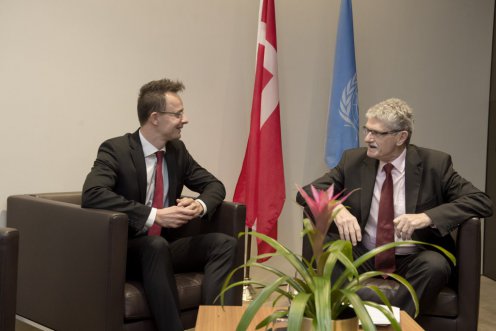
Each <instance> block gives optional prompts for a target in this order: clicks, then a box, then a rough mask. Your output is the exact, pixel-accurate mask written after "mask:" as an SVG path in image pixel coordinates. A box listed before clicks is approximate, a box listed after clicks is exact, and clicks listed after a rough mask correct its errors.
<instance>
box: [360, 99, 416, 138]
mask: <svg viewBox="0 0 496 331" xmlns="http://www.w3.org/2000/svg"><path fill="white" fill-rule="evenodd" d="M365 116H366V117H367V118H376V119H378V120H380V121H382V122H384V123H385V124H386V125H387V126H388V127H389V130H405V131H408V140H407V143H408V142H409V141H410V137H411V136H412V133H413V110H412V108H410V106H409V105H408V104H407V103H406V102H405V101H403V100H401V99H398V98H391V99H387V100H384V101H382V102H379V103H378V104H376V105H375V106H372V107H371V108H369V110H367V113H366V114H365Z"/></svg>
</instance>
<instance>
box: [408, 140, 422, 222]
mask: <svg viewBox="0 0 496 331" xmlns="http://www.w3.org/2000/svg"><path fill="white" fill-rule="evenodd" d="M423 169H424V168H423V165H422V160H421V159H420V156H419V155H418V153H417V150H416V148H415V147H414V146H408V148H407V150H406V160H405V209H406V210H405V211H406V213H407V214H413V213H415V210H416V206H417V201H418V195H419V192H420V182H421V179H422V172H423Z"/></svg>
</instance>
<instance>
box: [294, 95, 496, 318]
mask: <svg viewBox="0 0 496 331" xmlns="http://www.w3.org/2000/svg"><path fill="white" fill-rule="evenodd" d="M366 117H367V123H366V124H365V126H364V134H365V140H364V141H365V144H366V147H363V148H356V149H351V150H347V151H345V152H344V153H343V155H342V158H341V161H340V162H339V164H338V165H337V166H336V167H335V168H333V169H331V170H330V171H329V172H328V173H326V174H324V175H323V176H322V177H320V178H318V179H316V180H315V181H314V182H313V183H312V185H313V186H315V187H316V188H319V189H327V188H328V187H329V186H330V185H331V184H334V187H335V192H340V191H342V190H346V191H350V190H353V189H357V188H358V189H359V190H357V191H356V192H354V193H353V194H351V196H350V197H349V198H348V199H347V200H346V202H345V203H344V204H345V205H346V206H347V207H349V209H346V208H341V211H340V212H339V213H338V214H337V216H336V218H335V220H334V225H335V226H333V227H334V230H336V227H337V232H338V233H339V237H340V238H341V239H345V240H349V241H351V242H352V244H353V246H354V247H353V253H354V255H355V256H360V255H363V254H364V253H365V252H367V251H369V250H371V249H373V248H374V247H376V243H378V241H379V240H378V238H380V237H381V236H383V233H382V232H381V231H383V230H382V229H383V228H380V230H378V228H379V223H380V222H381V220H380V218H383V217H382V216H379V215H381V211H380V209H381V207H380V205H381V203H380V202H381V190H382V187H383V184H384V182H385V181H386V176H387V172H385V170H384V168H389V167H390V168H391V169H392V170H391V171H390V174H391V175H390V176H391V178H392V186H391V187H392V188H393V194H392V196H393V200H394V202H393V205H394V215H392V217H391V222H392V224H391V227H392V226H394V228H393V229H392V231H391V237H390V238H391V239H392V240H390V241H393V240H394V241H401V240H408V239H414V240H420V241H424V242H428V243H433V244H438V245H441V246H442V247H444V248H446V249H448V250H449V251H452V252H453V251H454V242H453V239H452V238H451V236H450V235H449V233H450V231H452V230H454V229H456V227H457V226H458V225H460V224H461V223H462V222H464V221H465V220H467V219H469V218H470V217H489V216H490V215H491V214H492V202H491V201H490V199H489V198H488V196H487V195H486V194H485V193H483V192H481V191H480V190H478V189H477V188H476V187H474V186H473V185H472V184H471V183H470V182H468V181H467V180H465V179H464V178H462V177H461V176H460V175H459V174H458V173H457V172H456V171H455V170H454V169H453V165H452V162H451V157H450V156H449V155H448V154H445V153H443V152H439V151H434V150H431V149H426V148H421V147H417V146H415V145H410V144H409V142H410V138H411V135H412V132H413V114H412V110H411V109H410V107H409V106H408V105H407V104H406V103H405V102H404V101H402V100H399V99H388V100H385V101H383V102H381V103H379V104H377V105H375V106H373V107H372V108H370V109H369V110H368V111H367V114H366ZM386 164H390V165H389V166H387V167H385V165H386ZM391 165H392V166H391ZM305 190H306V191H307V192H310V187H309V186H307V187H305ZM297 201H298V202H299V203H300V204H302V205H304V204H305V202H304V200H303V198H302V197H301V195H300V194H298V196H297ZM335 232H336V231H335ZM336 238H337V234H335V233H334V234H332V233H331V234H330V235H329V240H333V239H336ZM381 240H382V239H381ZM378 246H379V245H378ZM391 256H392V258H391V259H392V261H391V263H392V264H391V265H390V266H391V269H389V270H386V271H394V272H395V273H397V274H399V275H401V276H404V277H405V278H406V279H407V280H408V281H409V282H410V283H411V284H412V286H413V288H414V289H415V290H416V292H417V295H418V297H419V301H420V307H421V309H422V308H425V307H426V306H427V305H428V304H429V302H431V301H432V300H433V299H434V298H435V297H436V296H437V294H438V293H439V291H440V290H441V289H442V287H443V286H444V285H446V283H447V282H448V280H449V278H450V274H451V271H452V270H451V265H450V263H449V262H448V260H447V259H446V258H445V257H444V255H443V254H442V253H440V252H439V251H436V250H430V249H425V247H420V246H400V247H399V248H396V250H395V254H394V255H391ZM376 260H377V258H376ZM376 269H377V265H375V264H374V261H369V263H367V264H364V265H363V268H361V270H360V271H361V272H364V271H370V270H376ZM392 304H393V305H396V306H399V307H400V308H402V309H404V310H406V311H407V312H408V313H409V314H410V315H413V314H414V312H415V308H414V305H413V301H412V300H411V298H410V296H409V294H408V292H407V290H406V288H404V287H401V288H400V290H399V291H398V295H397V296H396V297H395V298H392Z"/></svg>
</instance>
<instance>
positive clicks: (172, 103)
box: [82, 79, 236, 331]
mask: <svg viewBox="0 0 496 331" xmlns="http://www.w3.org/2000/svg"><path fill="white" fill-rule="evenodd" d="M183 89H184V85H183V84H182V83H181V82H178V81H171V80H168V79H162V80H158V81H152V82H150V83H148V84H145V85H144V86H143V87H142V88H141V90H140V94H139V98H138V118H139V121H140V128H139V129H138V130H137V131H136V132H134V133H128V134H125V135H124V136H121V137H117V138H112V139H109V140H107V141H105V142H104V143H102V145H101V146H100V148H99V150H98V155H97V159H96V161H95V163H94V165H93V168H92V169H91V172H90V173H89V174H88V176H87V178H86V181H85V183H84V187H83V197H82V206H83V207H87V208H100V209H109V210H115V211H119V212H123V213H126V214H127V215H128V217H129V239H128V252H127V256H128V257H127V276H128V278H131V279H138V280H140V281H142V283H143V287H144V289H145V293H146V297H147V301H148V304H149V307H150V309H151V312H152V314H153V317H154V320H155V324H156V327H157V329H158V330H163V331H165V330H169V331H172V330H174V331H175V330H183V327H182V324H181V321H180V318H179V304H178V294H177V289H176V283H175V278H174V272H180V271H197V270H204V273H205V276H204V286H203V289H202V302H203V304H213V302H214V299H215V297H216V296H217V295H218V294H219V292H220V288H221V285H222V282H223V281H224V279H225V277H226V275H227V274H228V273H229V271H230V270H231V269H232V267H233V263H234V256H235V247H236V240H235V239H234V238H232V237H229V236H227V235H224V234H220V233H210V234H203V235H198V236H194V237H188V238H179V239H177V238H176V237H177V236H175V235H174V232H175V229H178V228H180V227H181V226H183V225H185V224H186V223H188V222H189V221H191V220H192V219H194V218H197V217H201V218H204V219H205V221H208V218H209V217H210V216H211V215H212V214H213V213H214V211H215V209H216V208H217V206H218V205H219V204H220V203H221V202H222V201H223V199H224V197H225V189H224V185H223V184H222V183H221V182H220V181H219V180H218V179H217V178H215V177H214V176H213V175H212V174H211V173H209V172H208V171H207V170H205V169H204V168H202V167H201V166H200V165H199V164H198V163H197V162H196V161H195V160H194V159H193V158H192V157H191V155H190V154H189V153H188V151H187V149H186V147H185V145H184V143H183V142H182V141H181V140H179V138H180V137H181V130H182V128H183V126H184V125H185V124H187V123H188V118H187V117H186V114H185V113H184V108H183V103H182V100H181V98H180V97H179V95H178V93H179V92H181V91H182V90H183ZM164 153H165V158H164V156H163V155H164ZM164 161H165V162H164ZM184 185H186V186H187V187H188V188H189V189H190V190H192V191H195V192H198V193H199V196H198V197H197V198H196V199H193V198H181V192H182V190H183V186H184Z"/></svg>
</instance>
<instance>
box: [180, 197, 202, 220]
mask: <svg viewBox="0 0 496 331" xmlns="http://www.w3.org/2000/svg"><path fill="white" fill-rule="evenodd" d="M176 202H177V206H178V207H184V208H187V209H190V210H193V211H194V212H195V213H196V215H195V217H197V216H200V215H201V214H202V213H203V206H202V205H201V203H199V202H198V201H196V200H195V199H192V198H181V199H177V200H176Z"/></svg>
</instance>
